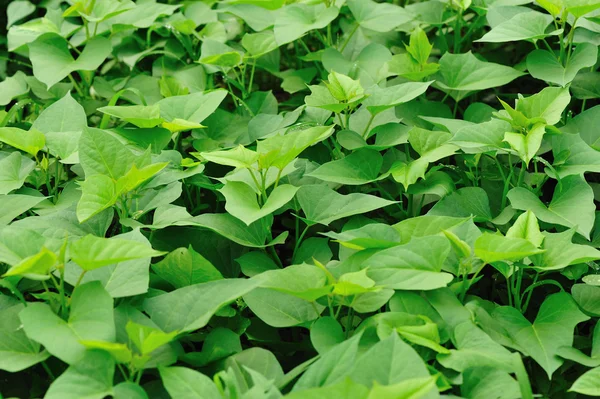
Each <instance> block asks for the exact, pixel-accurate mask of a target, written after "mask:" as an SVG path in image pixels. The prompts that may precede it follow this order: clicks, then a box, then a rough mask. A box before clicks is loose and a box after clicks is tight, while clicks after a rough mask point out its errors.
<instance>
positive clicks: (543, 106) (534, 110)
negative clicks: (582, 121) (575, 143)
mask: <svg viewBox="0 0 600 399" xmlns="http://www.w3.org/2000/svg"><path fill="white" fill-rule="evenodd" d="M570 101H571V96H570V95H569V89H567V88H564V89H563V88H560V87H546V88H545V89H543V90H542V91H540V92H539V93H537V94H534V95H532V96H529V97H525V98H519V100H518V101H517V106H516V110H517V111H519V112H521V113H523V115H525V116H526V117H527V118H529V119H534V118H542V119H543V120H545V121H546V123H547V124H548V125H556V124H557V123H558V122H559V121H560V119H561V116H562V113H563V111H564V109H565V108H566V107H567V106H568V105H569V102H570Z"/></svg>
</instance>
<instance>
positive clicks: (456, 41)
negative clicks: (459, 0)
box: [454, 11, 462, 54]
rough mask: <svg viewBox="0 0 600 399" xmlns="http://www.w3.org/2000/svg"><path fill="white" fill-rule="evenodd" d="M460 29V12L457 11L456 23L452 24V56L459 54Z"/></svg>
mask: <svg viewBox="0 0 600 399" xmlns="http://www.w3.org/2000/svg"><path fill="white" fill-rule="evenodd" d="M461 29H462V11H459V12H458V14H457V16H456V23H455V24H454V54H458V53H459V52H460V42H461V38H460V31H461Z"/></svg>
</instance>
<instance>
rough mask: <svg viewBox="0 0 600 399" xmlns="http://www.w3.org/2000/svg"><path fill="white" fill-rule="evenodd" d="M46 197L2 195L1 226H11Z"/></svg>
mask: <svg viewBox="0 0 600 399" xmlns="http://www.w3.org/2000/svg"><path fill="white" fill-rule="evenodd" d="M45 198H46V197H42V196H39V197H38V196H35V197H34V196H32V195H23V194H8V195H0V209H2V213H1V214H0V226H3V225H6V224H9V223H10V222H12V221H13V219H15V218H16V217H18V216H19V215H21V214H22V213H23V212H27V211H28V210H29V209H31V208H33V207H34V206H36V205H37V204H39V203H40V202H42V201H43V200H44V199H45Z"/></svg>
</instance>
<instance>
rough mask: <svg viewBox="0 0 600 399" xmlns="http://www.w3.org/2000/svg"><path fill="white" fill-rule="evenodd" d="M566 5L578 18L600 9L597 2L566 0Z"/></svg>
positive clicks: (599, 4)
mask: <svg viewBox="0 0 600 399" xmlns="http://www.w3.org/2000/svg"><path fill="white" fill-rule="evenodd" d="M564 5H565V8H566V9H567V11H569V12H570V13H571V14H573V15H574V16H575V17H577V18H579V17H582V16H584V15H586V14H589V13H590V12H592V11H594V10H597V9H598V8H600V3H598V2H597V1H595V0H564Z"/></svg>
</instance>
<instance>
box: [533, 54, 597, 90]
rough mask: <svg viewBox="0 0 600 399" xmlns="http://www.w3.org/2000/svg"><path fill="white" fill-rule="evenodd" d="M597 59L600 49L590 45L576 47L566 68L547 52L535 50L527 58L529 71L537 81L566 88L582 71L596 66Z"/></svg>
mask: <svg viewBox="0 0 600 399" xmlns="http://www.w3.org/2000/svg"><path fill="white" fill-rule="evenodd" d="M597 58H598V47H596V46H594V45H592V44H590V43H581V44H578V45H577V46H576V47H575V51H573V54H571V57H570V58H569V61H568V63H567V67H566V68H565V67H563V65H562V64H561V63H560V62H559V61H558V59H557V58H556V56H555V55H554V54H552V53H550V52H548V51H546V50H534V51H532V52H531V53H529V55H528V56H527V70H528V71H529V73H530V74H531V76H533V77H534V78H536V79H541V80H544V81H546V82H549V83H556V84H558V85H559V86H563V87H564V86H566V85H567V84H569V83H571V82H572V81H573V79H575V76H576V75H577V72H579V71H580V70H581V69H583V68H589V67H591V66H594V64H596V60H597Z"/></svg>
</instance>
